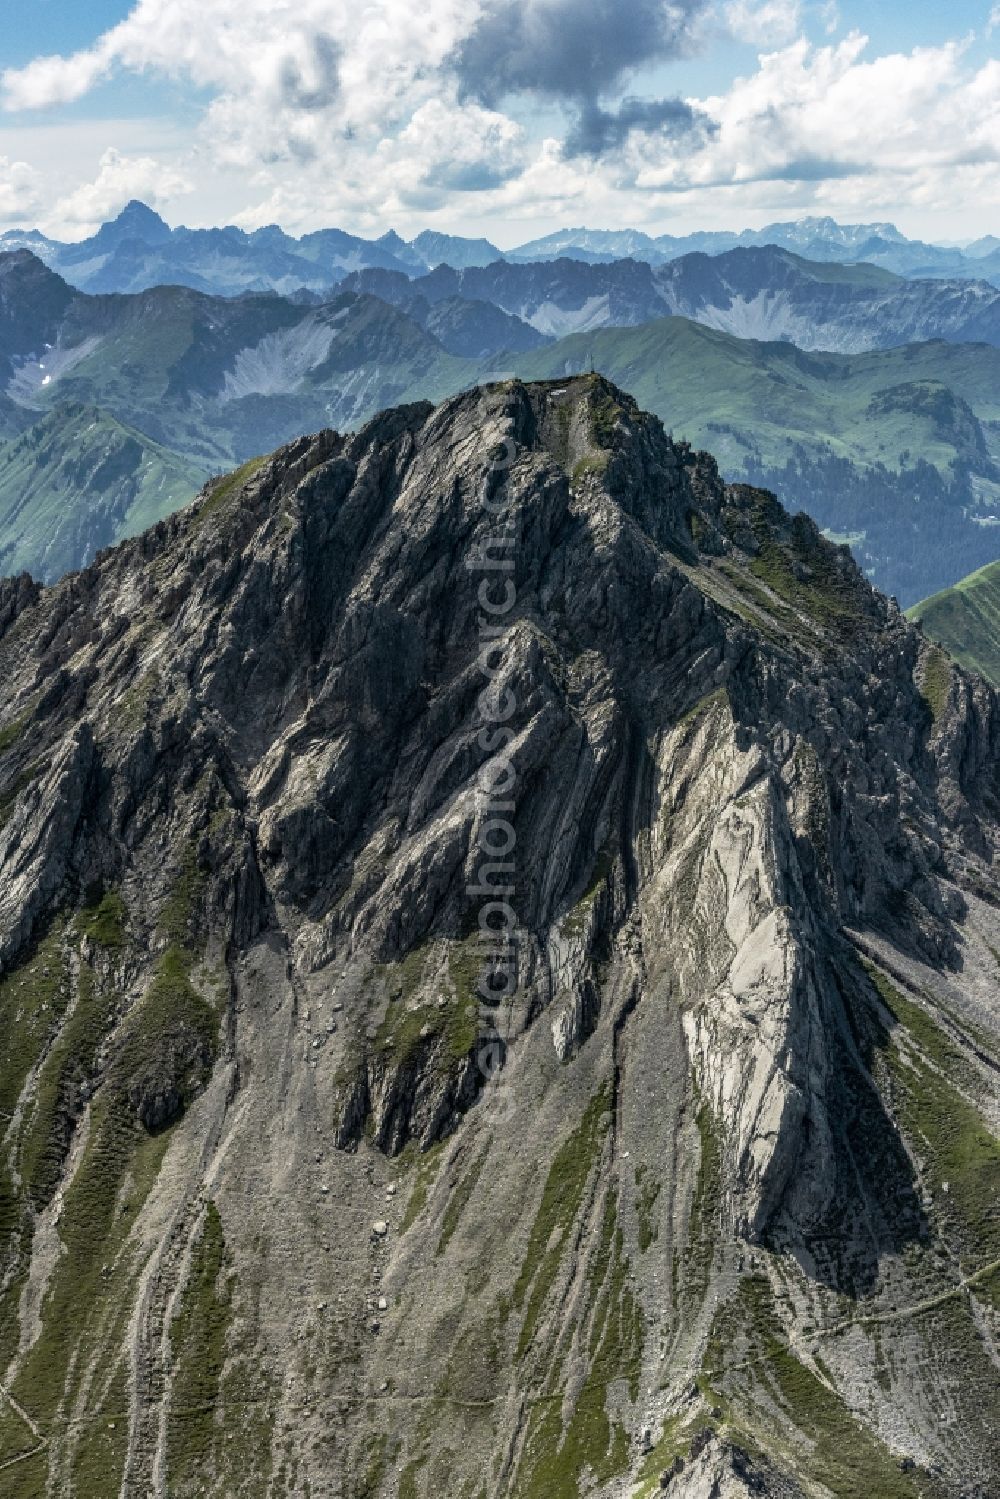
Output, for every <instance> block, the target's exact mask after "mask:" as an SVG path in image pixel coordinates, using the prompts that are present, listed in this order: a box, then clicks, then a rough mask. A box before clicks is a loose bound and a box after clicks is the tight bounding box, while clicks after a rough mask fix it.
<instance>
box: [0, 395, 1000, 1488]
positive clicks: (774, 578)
mask: <svg viewBox="0 0 1000 1499" xmlns="http://www.w3.org/2000/svg"><path fill="white" fill-rule="evenodd" d="M0 683H2V686H0V875H2V878H0V964H2V969H0V971H2V975H3V977H2V980H0V1004H2V1005H3V1013H4V1026H3V1028H2V1031H0V1093H2V1097H0V1108H2V1110H3V1117H4V1130H5V1133H4V1148H3V1155H2V1169H0V1186H2V1194H3V1196H2V1201H3V1213H2V1217H0V1263H2V1267H3V1273H4V1278H3V1282H2V1285H3V1288H4V1294H3V1299H2V1302H0V1309H2V1310H0V1342H2V1347H3V1365H4V1370H5V1373H4V1375H3V1381H4V1391H5V1394H6V1395H7V1399H8V1404H7V1408H6V1412H5V1415H4V1422H3V1427H2V1444H3V1445H2V1447H0V1494H9V1495H13V1494H15V1493H16V1494H18V1495H29V1494H39V1495H41V1494H43V1493H53V1492H58V1493H59V1494H60V1495H66V1496H73V1495H80V1496H82V1495H84V1494H87V1495H90V1494H94V1493H98V1492H100V1493H105V1492H106V1493H109V1494H111V1493H116V1494H117V1493H119V1492H121V1493H124V1494H128V1495H133V1494H134V1495H138V1494H142V1495H145V1494H147V1493H150V1492H153V1493H156V1492H163V1493H167V1492H169V1493H170V1494H171V1495H177V1496H186V1495H194V1494H200V1495H205V1494H210V1495H218V1496H220V1499H221V1496H226V1499H230V1496H235V1495H244V1494H246V1495H256V1494H271V1493H279V1492H284V1493H304V1492H309V1493H311V1494H313V1495H316V1496H319V1495H326V1496H337V1499H359V1496H367V1499H389V1496H393V1499H395V1496H403V1499H430V1496H434V1499H437V1496H441V1495H448V1496H459V1495H467V1496H470V1499H480V1496H482V1499H494V1496H507V1499H577V1496H578V1495H581V1494H588V1495H593V1496H600V1499H612V1496H615V1499H620V1496H625V1495H629V1496H633V1499H639V1496H642V1499H649V1496H650V1495H652V1494H654V1493H659V1492H661V1491H663V1490H668V1491H669V1492H670V1494H671V1495H682V1496H685V1499H706V1496H708V1495H710V1494H712V1495H723V1496H727V1499H731V1496H749V1495H761V1494H764V1495H773V1496H825V1495H835V1496H846V1495H859V1496H860V1495H870V1494H878V1495H880V1496H886V1499H918V1496H920V1495H923V1496H925V1499H929V1496H942V1499H943V1496H956V1499H957V1496H959V1495H963V1494H970V1493H980V1494H991V1493H995V1492H996V1491H997V1487H998V1484H1000V1468H998V1466H997V1453H996V1444H995V1440H994V1434H995V1431H996V1430H997V1426H998V1422H1000V1373H998V1357H997V1347H998V1340H1000V1271H998V1266H1000V1201H998V1199H997V1195H996V1185H997V1180H998V1174H997V1173H998V1166H1000V1143H998V1140H997V1135H996V1128H997V1120H998V1115H1000V1086H998V1081H997V1080H998V1076H1000V1017H998V1013H997V1008H996V1001H995V995H996V983H997V961H998V960H997V956H996V954H997V951H998V950H1000V918H998V915H997V910H998V904H1000V887H998V881H997V877H996V872H995V861H996V853H997V847H998V841H1000V821H998V819H1000V786H998V784H997V776H996V766H997V763H998V750H1000V704H998V700H997V698H996V696H995V695H994V693H993V692H992V690H991V689H989V688H988V687H987V686H985V685H984V684H983V683H982V682H981V681H978V680H976V679H974V678H970V677H967V676H966V675H965V674H964V673H963V672H962V671H961V670H960V669H958V668H957V667H954V666H953V665H952V664H951V663H950V661H949V660H948V658H947V657H946V656H945V655H944V653H943V652H942V651H940V650H939V649H938V648H936V647H933V646H931V645H930V644H929V643H928V642H927V641H926V640H925V639H924V637H923V636H922V635H921V634H920V633H919V632H918V631H917V630H916V629H915V628H914V627H913V626H911V625H910V624H908V623H907V621H906V620H905V619H904V618H903V616H902V615H901V614H900V613H899V611H898V610H897V609H896V608H895V606H894V605H893V604H891V603H890V602H889V601H887V600H886V599H884V598H883V597H881V596H880V595H879V594H877V593H875V592H874V591H873V590H872V588H871V587H870V586H869V584H868V583H867V582H866V580H865V579H864V578H863V577H862V576H861V574H860V573H859V572H858V570H857V568H856V567H855V565H854V563H853V562H852V561H851V559H850V556H849V554H848V553H847V551H846V549H843V548H840V549H838V548H835V547H833V546H831V545H829V544H828V543H826V542H824V541H823V539H822V538H821V537H820V535H819V533H818V532H817V530H816V528H815V527H814V526H813V524H812V523H811V522H810V521H808V520H807V519H806V518H805V517H803V516H798V517H795V518H794V519H793V518H791V517H789V516H788V515H787V514H786V513H785V512H784V511H783V510H782V508H781V506H780V505H779V504H778V502H777V501H776V500H775V499H774V497H773V496H771V495H770V494H768V493H766V492H765V491H762V490H756V489H752V488H749V487H746V486H732V485H727V484H725V483H723V482H722V480H721V479H720V476H719V473H718V470H717V468H716V466H715V464H714V462H713V461H712V459H710V458H709V457H707V456H706V455H704V454H699V453H695V452H693V451H692V450H691V449H690V448H688V447H687V446H686V445H685V444H675V443H673V442H672V441H671V440H670V439H669V438H668V437H667V436H666V434H665V433H664V430H663V428H662V426H661V424H660V422H659V421H658V420H657V419H655V418H653V417H650V416H647V415H645V414H644V413H643V412H641V411H640V410H639V409H638V407H637V406H636V405H635V403H634V402H633V401H632V400H631V399H630V398H629V397H628V396H626V395H625V394H623V393H622V392H621V391H620V390H618V389H616V388H615V387H614V386H612V385H610V384H608V383H607V382H606V381H604V380H602V379H600V378H598V377H592V376H584V377H580V378H574V379H570V380H566V381H558V382H547V383H542V384H534V385H525V384H521V383H519V382H517V381H512V382H509V383H505V384H498V385H494V386H491V387H489V388H487V389H485V390H472V391H467V392H465V393H463V394H461V395H459V396H456V397H455V398H454V399H452V400H450V401H448V402H446V403H445V404H443V405H441V406H439V407H437V408H434V407H432V406H430V405H427V404H417V405H411V406H406V407H401V408H398V409H396V410H392V411H389V412H386V413H384V414H383V415H381V416H380V417H378V418H376V419H375V420H374V421H372V422H370V423H369V424H368V425H367V426H366V427H365V428H364V429H363V430H361V431H360V432H359V433H357V434H356V435H353V436H349V437H343V436H340V435H337V434H336V433H333V432H323V433H320V434H319V435H317V436H315V437H312V438H303V439H301V440H299V441H297V442H295V443H293V444H291V445H290V446H288V447H286V448H283V449H282V450H280V451H279V452H277V453H276V454H274V456H273V457H271V458H268V459H264V460H258V461H255V462H252V463H250V464H247V465H245V466H244V468H243V469H242V470H240V471H239V472H237V473H236V474H234V475H232V476H230V477H229V478H228V479H224V480H215V481H213V482H212V483H211V484H209V485H208V486H207V488H206V489H205V490H204V491H203V492H202V494H201V495H200V496H199V498H198V499H197V500H196V501H195V503H194V504H193V505H192V506H191V507H189V508H188V509H187V510H185V511H183V512H181V513H180V514H178V515H176V516H174V517H173V518H171V519H170V520H168V521H164V522H161V523H160V524H158V525H157V526H156V527H154V528H153V529H152V530H151V531H148V532H146V533H145V534H144V535H142V536H139V537H137V538H135V539H133V540H131V541H127V542H124V543H123V544H122V545H120V546H119V547H117V548H116V549H114V550H113V551H107V552H104V553H102V554H101V555H100V556H99V557H98V558H97V560H96V561H95V562H94V563H93V565H92V566H91V567H90V568H88V569H87V570H86V571H85V572H83V573H81V574H79V575H76V576H73V577H70V578H67V579H65V580H63V581H62V582H61V583H59V584H57V585H56V586H54V587H52V588H51V589H40V588H39V587H38V586H37V585H36V584H34V583H33V582H32V581H31V580H30V578H27V577H22V578H19V579H12V580H6V581H4V582H2V583H0Z"/></svg>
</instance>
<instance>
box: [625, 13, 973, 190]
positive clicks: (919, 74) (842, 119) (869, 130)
mask: <svg viewBox="0 0 1000 1499" xmlns="http://www.w3.org/2000/svg"><path fill="white" fill-rule="evenodd" d="M867 48H868V43H867V39H866V38H865V37H863V36H861V35H859V34H858V33H853V34H852V35H850V36H849V37H847V38H846V39H845V40H844V41H842V42H840V43H838V44H836V45H827V46H822V47H814V46H812V45H811V44H810V43H809V42H808V41H806V40H804V39H800V40H798V41H796V42H794V43H792V44H791V45H790V46H789V47H786V48H785V49H783V50H781V51H778V52H773V53H770V54H768V55H766V56H764V57H762V58H761V59H760V62H759V66H758V70H757V72H756V73H754V74H753V75H752V76H750V77H748V78H741V79H737V80H736V81H735V82H734V83H733V85H732V87H731V88H730V89H729V91H728V92H727V93H725V94H721V95H718V96H715V97H712V98H707V99H699V100H692V101H691V102H692V103H693V104H695V105H696V106H697V107H698V108H699V109H701V110H703V111H704V112H705V113H706V114H707V115H708V116H709V117H710V118H711V119H713V120H714V121H715V123H716V125H717V127H718V128H717V132H716V134H715V135H714V137H711V138H710V139H708V140H707V141H706V142H705V144H704V146H703V147H702V148H701V149H700V150H699V151H697V152H696V153H694V154H688V155H681V154H680V153H677V152H674V153H669V152H666V151H660V152H649V153H647V155H646V159H645V162H644V163H643V165H642V166H641V167H640V168H639V169H638V171H637V177H636V180H637V184H638V185H640V186H643V187H645V188H647V189H649V190H656V189H665V190H668V191H678V190H684V191H689V190H692V189H697V188H706V189H707V188H710V187H713V188H723V187H726V186H733V185H740V184H750V183H761V182H775V183H781V182H790V183H796V184H798V185H799V192H800V196H809V197H811V198H813V199H814V200H816V201H822V200H823V199H824V198H825V199H827V200H831V199H836V200H837V201H854V202H856V203H858V204H862V203H864V204H868V205H870V206H871V207H872V208H874V207H876V206H877V205H878V203H879V202H882V203H885V202H891V203H899V202H901V201H903V202H905V201H907V200H909V199H919V200H922V201H925V202H931V201H935V202H937V203H938V204H940V205H941V206H944V205H945V204H947V203H948V202H954V201H955V200H956V199H960V196H961V194H962V193H963V192H965V191H966V190H967V189H968V186H969V183H970V182H971V181H975V182H978V183H981V184H982V183H986V182H991V183H992V184H993V194H994V197H995V196H996V192H997V188H998V186H1000V63H996V62H993V61H989V62H986V63H984V64H983V65H982V66H981V67H980V68H978V70H976V69H973V68H971V67H969V66H968V64H967V63H966V58H965V51H966V49H965V46H964V44H958V43H947V44H945V45H944V46H941V47H926V48H917V49H915V50H914V51H913V52H911V53H907V54H903V53H896V54H891V55H887V56H883V57H875V58H872V59H870V60H869V59H868V58H867V56H866V53H867Z"/></svg>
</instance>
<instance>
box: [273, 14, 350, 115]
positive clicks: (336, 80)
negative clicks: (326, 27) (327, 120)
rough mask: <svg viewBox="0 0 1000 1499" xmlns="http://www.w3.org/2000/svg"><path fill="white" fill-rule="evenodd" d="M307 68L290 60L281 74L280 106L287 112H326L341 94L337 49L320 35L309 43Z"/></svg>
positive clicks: (338, 52)
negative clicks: (282, 105)
mask: <svg viewBox="0 0 1000 1499" xmlns="http://www.w3.org/2000/svg"><path fill="white" fill-rule="evenodd" d="M310 49H311V51H312V57H311V58H310V60H309V66H308V67H307V68H301V67H300V66H299V65H298V63H296V62H293V61H292V60H291V59H290V58H289V59H288V60H287V61H286V62H285V64H284V66H283V68H282V69H281V74H280V86H281V102H282V103H283V104H284V105H285V106H286V107H287V108H289V109H303V110H313V109H326V108H327V107H328V105H330V104H332V103H333V102H334V100H335V99H336V98H337V95H338V94H339V93H340V47H339V46H338V44H337V43H336V42H335V41H334V40H333V38H332V37H329V36H324V35H323V34H322V33H319V34H318V35H317V36H314V37H312V38H311V40H310Z"/></svg>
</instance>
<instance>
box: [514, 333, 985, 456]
mask: <svg viewBox="0 0 1000 1499" xmlns="http://www.w3.org/2000/svg"><path fill="white" fill-rule="evenodd" d="M514 362H515V365H516V367H517V369H518V372H519V373H520V374H522V375H524V376H525V377H526V378H529V379H543V378H553V377H556V378H557V377H559V376H561V375H564V374H573V373H578V372H580V371H583V370H587V369H590V368H591V366H593V367H594V368H596V369H597V370H598V371H599V372H600V373H601V374H604V375H607V376H608V377H609V378H610V379H612V380H614V381H615V382H616V383H617V384H619V385H621V386H623V387H624V389H626V390H628V391H630V392H631V393H632V394H633V395H634V396H635V397H636V399H637V400H638V402H639V404H640V405H641V406H643V407H645V408H646V409H647V410H650V411H655V412H656V414H657V415H658V416H660V417H661V418H662V420H663V421H664V423H665V425H666V426H667V427H668V428H670V429H671V430H672V431H673V432H674V434H675V435H676V436H683V437H686V438H688V439H689V440H690V441H691V442H693V443H695V444H696V445H697V446H700V447H707V448H709V449H710V450H711V451H712V452H713V453H714V454H715V456H716V457H717V458H718V460H719V463H720V465H721V466H722V467H723V468H724V469H725V470H726V471H727V472H730V473H733V474H736V473H739V472H740V471H741V470H743V469H744V468H745V467H746V466H747V463H748V460H749V459H750V458H751V456H753V455H755V456H756V459H757V461H759V463H761V464H762V465H763V466H765V467H768V468H775V467H779V466H781V465H782V464H784V463H785V462H786V461H787V460H788V459H789V458H790V457H791V456H793V454H794V453H796V451H797V450H799V449H804V450H805V451H806V452H807V453H809V454H815V455H829V454H833V455H834V456H836V457H841V458H845V459H847V460H848V461H850V462H851V463H855V464H862V465H874V464H883V465H884V466H885V467H886V468H888V469H890V470H896V471H898V470H899V469H900V468H905V467H907V466H908V465H910V464H912V463H913V462H915V461H916V460H917V459H920V458H922V459H924V460H925V461H926V462H928V463H930V464H932V465H933V466H934V467H936V468H937V469H939V470H940V471H942V472H945V471H950V470H951V469H952V467H953V465H954V464H955V462H956V461H958V462H965V463H969V464H971V465H972V466H973V467H976V466H979V467H983V468H985V467H987V466H988V464H989V460H990V457H991V456H992V457H994V458H998V459H1000V349H994V348H991V347H989V346H987V345H985V344H945V343H929V344H913V345H908V346H906V347H903V348H899V349H889V350H883V351H878V352H875V353H870V354H826V353H803V352H802V350H800V349H797V348H796V347H795V346H794V345H793V344H789V343H761V342H758V341H756V340H743V339H738V338H734V337H733V336H732V335H731V334H728V333H720V332H717V331H716V330H714V329H711V328H705V327H703V326H701V325H700V324H698V323H693V322H690V321H689V320H688V319H686V318H663V319H661V320H660V321H658V322H655V323H648V324H646V325H645V326H643V327H640V328H608V329H602V330H599V331H597V332H593V333H580V334H574V335H573V336H572V337H570V338H565V339H562V340H561V341H560V342H559V343H557V344H554V345H552V346H550V347H549V348H546V349H540V350H537V351H535V352H534V353H531V354H527V355H521V356H519V357H518V358H517V359H516V360H515V361H514ZM990 424H993V426H992V428H991V426H990Z"/></svg>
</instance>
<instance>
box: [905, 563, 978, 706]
mask: <svg viewBox="0 0 1000 1499" xmlns="http://www.w3.org/2000/svg"><path fill="white" fill-rule="evenodd" d="M907 613H908V614H909V617H910V619H913V620H917V621H919V623H920V624H922V625H923V627H924V630H925V631H926V633H927V634H928V635H929V636H930V637H931V639H932V640H936V641H937V642H938V644H939V645H943V646H944V647H945V649H946V650H947V651H949V652H950V653H951V655H952V656H954V657H955V660H956V661H960V662H961V663H962V665H963V666H968V667H970V668H971V669H972V670H973V671H978V672H981V673H982V675H983V676H984V677H985V678H986V679H987V681H989V682H992V683H993V684H994V685H995V686H997V687H1000V562H991V563H990V564H989V566H988V567H982V568H980V569H979V571H978V572H975V573H972V574H971V576H970V577H968V578H963V579H962V581H961V582H960V583H956V584H955V586H954V588H946V589H944V590H943V592H941V593H936V594H935V595H934V596H933V598H929V599H924V601H923V602H922V603H920V604H915V605H914V607H913V608H912V609H909V610H908V611H907Z"/></svg>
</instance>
